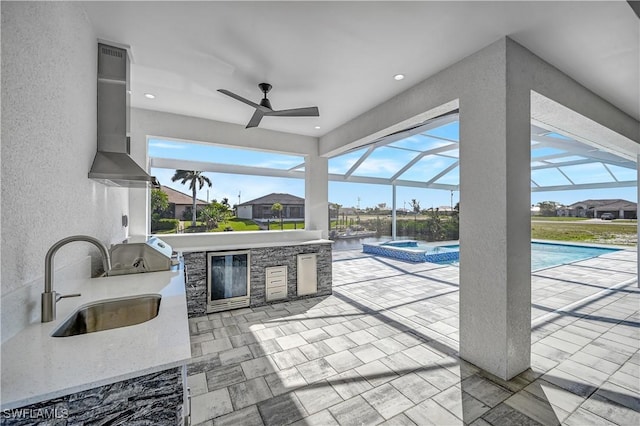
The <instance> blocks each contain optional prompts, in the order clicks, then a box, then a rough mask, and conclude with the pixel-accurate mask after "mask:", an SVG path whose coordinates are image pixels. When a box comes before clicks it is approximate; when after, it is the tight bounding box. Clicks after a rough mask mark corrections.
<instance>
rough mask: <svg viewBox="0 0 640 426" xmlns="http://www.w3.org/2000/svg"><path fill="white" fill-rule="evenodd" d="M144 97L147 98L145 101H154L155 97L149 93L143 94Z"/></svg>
mask: <svg viewBox="0 0 640 426" xmlns="http://www.w3.org/2000/svg"><path fill="white" fill-rule="evenodd" d="M144 97H145V98H147V99H155V98H156V95H152V94H151V93H145V94H144Z"/></svg>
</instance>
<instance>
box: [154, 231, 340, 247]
mask: <svg viewBox="0 0 640 426" xmlns="http://www.w3.org/2000/svg"><path fill="white" fill-rule="evenodd" d="M156 236H157V237H158V238H160V239H161V240H163V241H164V242H166V243H167V244H169V245H170V246H171V248H172V249H173V250H174V251H179V252H194V251H214V250H215V251H220V250H239V249H252V248H264V247H286V246H300V245H310V244H331V243H333V241H331V240H327V239H323V238H322V237H321V233H320V231H305V230H297V231H294V230H289V231H244V232H208V233H194V234H162V235H156Z"/></svg>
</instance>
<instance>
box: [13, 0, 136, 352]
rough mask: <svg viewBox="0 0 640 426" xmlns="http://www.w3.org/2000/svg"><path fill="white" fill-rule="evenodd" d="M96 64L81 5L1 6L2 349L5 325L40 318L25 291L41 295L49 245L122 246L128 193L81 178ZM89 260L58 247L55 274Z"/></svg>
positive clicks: (91, 125) (92, 146) (86, 164)
mask: <svg viewBox="0 0 640 426" xmlns="http://www.w3.org/2000/svg"><path fill="white" fill-rule="evenodd" d="M96 57H97V43H96V35H95V34H94V32H93V30H92V26H91V24H90V22H89V21H88V19H87V17H86V15H85V13H84V11H83V10H82V8H81V7H80V5H79V4H76V3H72V2H61V3H58V2H15V3H6V2H3V3H2V153H1V155H2V172H1V175H2V178H1V179H2V191H1V193H2V203H1V204H2V210H3V211H2V213H3V214H2V274H1V275H2V282H1V290H2V331H3V333H2V334H3V335H2V338H3V340H4V339H5V338H6V337H7V335H8V334H11V333H12V332H13V330H14V329H13V328H12V325H13V326H15V325H16V324H18V323H20V322H24V321H27V320H29V319H34V317H38V316H39V310H40V302H39V300H35V301H34V300H25V297H28V296H27V295H28V293H29V291H28V290H27V287H29V286H35V287H38V288H42V285H43V284H42V281H43V274H44V256H45V253H46V251H47V249H48V247H49V246H51V245H52V244H53V243H54V242H55V241H57V240H59V239H61V238H63V237H66V236H69V235H73V234H88V235H92V236H95V237H97V238H99V239H100V240H102V241H103V242H105V243H106V244H109V243H113V242H120V241H121V240H123V239H124V238H126V228H124V227H122V215H123V214H128V190H127V189H122V188H108V187H106V186H104V185H103V184H100V183H97V182H94V181H92V180H90V179H89V178H88V177H87V173H88V171H89V168H90V167H91V164H92V162H93V157H94V155H95V151H96ZM93 253H97V251H96V250H94V248H93V247H92V246H90V245H88V244H83V243H75V244H72V245H70V246H68V247H65V248H63V249H61V250H60V251H59V253H58V254H57V256H56V259H55V260H56V262H55V263H56V265H55V266H56V269H57V268H59V267H62V266H65V265H75V264H79V263H80V262H84V260H85V259H86V257H87V254H93ZM94 263H96V264H99V262H94ZM84 269H85V270H86V275H87V276H88V275H89V273H90V271H89V270H87V269H88V268H86V266H85V267H84ZM39 291H40V292H41V291H42V290H41V289H40V290H39Z"/></svg>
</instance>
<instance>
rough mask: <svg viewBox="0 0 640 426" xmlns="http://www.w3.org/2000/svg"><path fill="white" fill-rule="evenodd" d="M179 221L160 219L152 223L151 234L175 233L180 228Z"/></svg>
mask: <svg viewBox="0 0 640 426" xmlns="http://www.w3.org/2000/svg"><path fill="white" fill-rule="evenodd" d="M179 223H180V221H179V220H178V219H160V220H157V221H152V222H151V232H153V231H173V230H175V229H176V228H177V227H178V224H179Z"/></svg>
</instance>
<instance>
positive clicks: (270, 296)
mask: <svg viewBox="0 0 640 426" xmlns="http://www.w3.org/2000/svg"><path fill="white" fill-rule="evenodd" d="M266 293H267V294H266V296H267V300H268V301H271V300H279V299H286V298H287V286H283V287H275V288H267V292H266Z"/></svg>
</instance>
